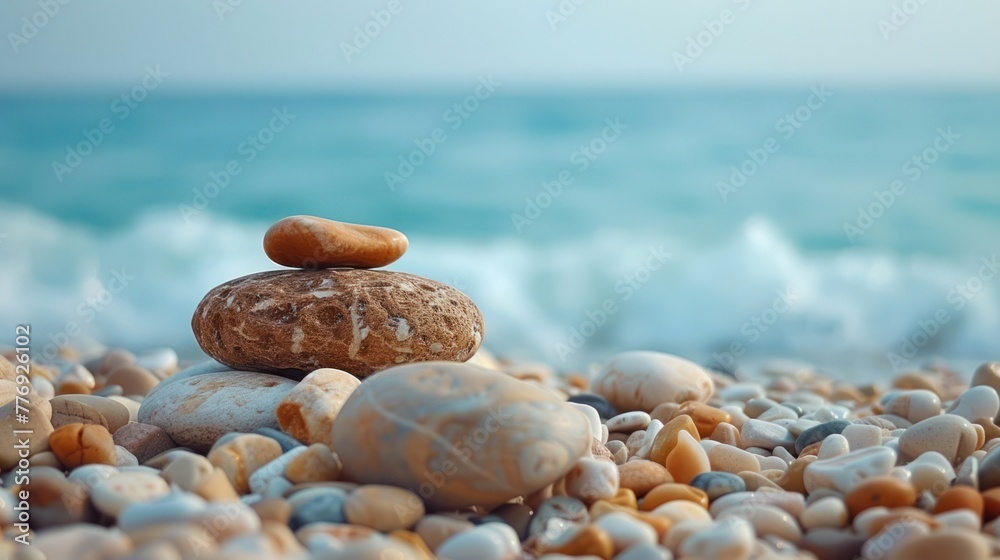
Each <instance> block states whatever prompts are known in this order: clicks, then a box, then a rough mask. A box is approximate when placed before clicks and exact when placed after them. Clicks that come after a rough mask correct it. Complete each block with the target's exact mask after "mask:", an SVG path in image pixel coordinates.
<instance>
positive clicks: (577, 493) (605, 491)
mask: <svg viewBox="0 0 1000 560" xmlns="http://www.w3.org/2000/svg"><path fill="white" fill-rule="evenodd" d="M625 464H628V463H625ZM619 484H620V480H619V474H618V466H616V465H615V464H613V463H611V462H610V461H606V460H603V459H593V458H590V457H581V458H580V459H579V460H578V461H577V462H576V464H575V465H573V467H572V468H571V469H570V471H569V472H568V473H566V478H565V481H564V487H565V489H566V494H567V495H569V496H572V497H574V498H579V499H581V500H584V501H586V502H592V501H594V500H606V499H609V498H613V497H614V496H615V494H617V493H618V488H619V487H620V486H619Z"/></svg>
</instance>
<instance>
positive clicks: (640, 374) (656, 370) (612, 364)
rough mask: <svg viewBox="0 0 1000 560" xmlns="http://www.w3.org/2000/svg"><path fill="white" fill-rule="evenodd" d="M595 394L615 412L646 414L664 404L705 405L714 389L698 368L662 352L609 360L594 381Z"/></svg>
mask: <svg viewBox="0 0 1000 560" xmlns="http://www.w3.org/2000/svg"><path fill="white" fill-rule="evenodd" d="M593 390H594V392H595V393H597V394H599V395H601V396H602V397H604V398H606V399H608V400H609V401H610V402H611V404H613V405H614V406H615V408H617V409H618V410H622V411H626V410H642V411H645V412H649V411H651V410H653V409H654V408H655V407H656V406H657V405H659V404H661V403H664V402H675V403H683V402H685V401H699V402H704V401H707V400H708V398H709V397H710V396H711V395H712V391H713V390H714V386H713V384H712V378H711V377H709V375H708V373H707V372H706V371H705V370H704V369H703V368H702V367H701V366H699V365H698V364H695V363H694V362H691V361H688V360H685V359H684V358H680V357H678V356H674V355H671V354H665V353H662V352H651V351H633V352H622V353H621V354H617V355H615V356H612V358H611V359H610V360H609V361H608V363H607V364H605V366H604V367H603V368H602V369H601V371H600V372H598V374H597V377H596V378H594V381H593Z"/></svg>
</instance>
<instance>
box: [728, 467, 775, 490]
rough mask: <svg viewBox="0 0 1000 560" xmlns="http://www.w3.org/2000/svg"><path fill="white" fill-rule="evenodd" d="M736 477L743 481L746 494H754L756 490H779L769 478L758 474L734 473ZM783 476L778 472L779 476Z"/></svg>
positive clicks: (749, 472) (751, 472)
mask: <svg viewBox="0 0 1000 560" xmlns="http://www.w3.org/2000/svg"><path fill="white" fill-rule="evenodd" d="M736 475H737V476H739V477H740V478H741V479H743V483H744V484H746V485H747V491H748V492H756V491H757V490H761V489H768V490H781V486H778V485H777V484H776V483H775V482H774V481H772V480H771V479H770V478H768V477H766V476H764V475H763V474H761V473H759V472H754V471H743V472H739V473H736ZM783 475H784V472H783V471H779V476H783Z"/></svg>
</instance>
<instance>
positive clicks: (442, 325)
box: [191, 269, 483, 377]
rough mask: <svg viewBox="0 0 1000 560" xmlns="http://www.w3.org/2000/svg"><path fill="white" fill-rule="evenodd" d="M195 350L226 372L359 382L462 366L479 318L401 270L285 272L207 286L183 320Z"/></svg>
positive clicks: (476, 340)
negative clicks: (327, 371) (444, 364)
mask: <svg viewBox="0 0 1000 560" xmlns="http://www.w3.org/2000/svg"><path fill="white" fill-rule="evenodd" d="M191 326H192V328H193V329H194V334H195V338H197V339H198V344H200V345H201V347H202V348H203V349H204V350H205V352H206V353H208V355H210V356H212V357H213V358H215V359H216V360H218V361H219V362H221V363H223V364H226V365H228V366H230V367H232V368H234V369H240V370H250V371H287V370H299V371H305V372H309V371H313V370H316V369H319V368H334V369H340V370H344V371H347V372H350V373H352V374H354V375H356V376H358V377H364V376H366V375H368V374H370V373H373V372H375V371H378V370H381V369H385V368H386V367H389V366H391V365H395V364H401V363H409V362H420V361H428V360H448V361H465V360H467V359H469V358H470V357H471V356H472V355H473V354H474V353H475V352H476V349H478V348H479V344H480V342H482V337H483V316H482V314H480V312H479V309H478V308H476V305H475V304H474V303H472V300H470V299H469V298H468V297H467V296H466V295H465V294H463V293H462V292H460V291H458V290H456V289H455V288H452V287H450V286H446V285H444V284H441V283H438V282H434V281H433V280H428V279H426V278H421V277H419V276H414V275H412V274H404V273H402V272H388V271H381V270H348V269H335V270H315V271H305V270H288V271H271V272H261V273H257V274H251V275H249V276H244V277H242V278H237V279H236V280H231V281H229V282H226V283H225V284H222V285H221V286H218V287H216V288H214V289H213V290H212V291H210V292H209V293H208V295H206V296H205V298H204V299H202V301H201V303H200V304H199V305H198V308H197V309H196V310H195V313H194V318H193V319H192V321H191Z"/></svg>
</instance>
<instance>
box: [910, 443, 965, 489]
mask: <svg viewBox="0 0 1000 560" xmlns="http://www.w3.org/2000/svg"><path fill="white" fill-rule="evenodd" d="M897 469H899V470H902V471H904V472H906V473H907V474H908V476H907V477H906V479H907V480H909V482H910V484H912V485H913V486H914V487H915V488H916V489H917V490H918V491H924V490H929V491H931V492H934V493H935V494H940V493H941V491H942V489H943V488H947V487H948V486H949V485H950V484H951V481H952V480H953V479H954V478H955V469H954V468H952V466H951V461H949V460H948V459H946V458H945V457H944V455H941V454H940V453H938V452H936V451H925V452H924V453H921V454H920V456H919V457H917V458H916V459H914V460H912V461H910V462H909V463H908V464H906V465H903V466H902V467H897Z"/></svg>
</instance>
